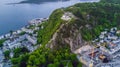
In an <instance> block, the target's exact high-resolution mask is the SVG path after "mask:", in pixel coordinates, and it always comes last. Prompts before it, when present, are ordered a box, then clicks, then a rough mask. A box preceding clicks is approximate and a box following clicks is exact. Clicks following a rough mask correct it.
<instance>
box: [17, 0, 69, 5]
mask: <svg viewBox="0 0 120 67" xmlns="http://www.w3.org/2000/svg"><path fill="white" fill-rule="evenodd" d="M57 1H69V0H24V1H21V2H19V3H18V4H24V3H31V4H41V3H45V2H57Z"/></svg>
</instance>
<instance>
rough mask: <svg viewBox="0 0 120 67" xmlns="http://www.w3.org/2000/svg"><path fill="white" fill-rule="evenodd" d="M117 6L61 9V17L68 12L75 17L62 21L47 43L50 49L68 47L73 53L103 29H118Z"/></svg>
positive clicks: (84, 6)
mask: <svg viewBox="0 0 120 67" xmlns="http://www.w3.org/2000/svg"><path fill="white" fill-rule="evenodd" d="M119 6H120V5H119V4H112V3H103V2H100V3H84V4H76V5H74V6H71V7H68V8H66V9H61V10H62V11H63V12H64V13H63V14H62V15H63V16H64V15H65V13H66V12H70V13H72V14H73V15H74V16H75V17H72V18H71V19H70V20H67V21H66V20H64V19H63V21H62V22H63V23H62V24H61V26H60V27H59V29H58V30H57V32H56V33H55V34H54V35H53V39H52V40H51V41H50V42H49V45H50V47H51V48H58V46H59V47H63V46H65V45H69V46H70V48H71V50H72V51H74V50H76V49H77V48H79V47H81V46H83V45H86V44H89V41H91V40H93V39H95V38H97V36H98V35H99V34H100V32H101V31H102V30H104V29H105V28H107V29H109V28H111V27H114V26H117V27H119V25H120V23H119V22H120V20H119V18H120V7H119ZM56 15H57V14H56ZM68 16H69V15H68ZM61 17H62V16H61ZM59 19H61V18H59ZM66 19H67V18H66Z"/></svg>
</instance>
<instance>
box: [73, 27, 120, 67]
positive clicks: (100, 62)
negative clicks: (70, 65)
mask: <svg viewBox="0 0 120 67" xmlns="http://www.w3.org/2000/svg"><path fill="white" fill-rule="evenodd" d="M119 34H120V33H119V30H117V28H116V27H113V28H111V29H110V31H109V30H105V31H103V32H101V34H100V36H99V37H98V38H96V39H95V40H93V41H92V42H93V43H94V44H95V45H93V44H91V45H86V46H83V47H81V48H79V49H78V50H76V51H75V52H74V53H75V54H77V58H78V59H79V60H80V62H82V63H83V64H84V65H86V66H87V67H120V61H119V60H120V36H119Z"/></svg>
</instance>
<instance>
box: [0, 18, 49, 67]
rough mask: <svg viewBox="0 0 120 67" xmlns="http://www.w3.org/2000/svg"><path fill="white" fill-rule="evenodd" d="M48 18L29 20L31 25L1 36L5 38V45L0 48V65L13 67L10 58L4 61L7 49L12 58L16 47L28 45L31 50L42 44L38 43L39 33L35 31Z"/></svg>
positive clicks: (0, 37) (1, 66)
mask: <svg viewBox="0 0 120 67" xmlns="http://www.w3.org/2000/svg"><path fill="white" fill-rule="evenodd" d="M47 20H48V18H37V19H33V20H31V21H29V25H27V26H25V27H23V28H21V29H19V30H17V31H11V32H10V33H8V34H5V35H2V36H0V40H1V39H5V41H4V42H3V46H2V47H1V48H0V67H11V62H10V60H8V61H5V62H4V60H5V57H4V52H5V51H10V58H12V57H13V56H14V51H13V50H14V49H16V48H21V47H26V48H27V49H28V50H29V51H30V52H33V51H34V50H36V49H37V48H38V47H39V46H40V45H36V44H37V33H34V32H35V31H37V30H40V29H41V28H40V27H39V26H38V25H40V24H42V23H43V22H44V21H47ZM31 26H32V27H31ZM31 34H32V35H31Z"/></svg>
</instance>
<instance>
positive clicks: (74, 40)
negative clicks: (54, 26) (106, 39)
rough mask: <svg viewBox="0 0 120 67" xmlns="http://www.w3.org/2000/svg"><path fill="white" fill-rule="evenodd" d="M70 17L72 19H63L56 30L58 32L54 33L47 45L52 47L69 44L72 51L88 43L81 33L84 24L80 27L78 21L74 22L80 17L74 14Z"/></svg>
mask: <svg viewBox="0 0 120 67" xmlns="http://www.w3.org/2000/svg"><path fill="white" fill-rule="evenodd" d="M63 15H64V14H63ZM70 18H71V19H70V20H67V21H63V23H62V24H61V26H60V27H59V29H58V30H57V31H56V33H54V35H53V37H52V39H51V40H50V41H49V43H48V45H47V46H49V47H50V48H52V49H58V48H62V47H65V46H69V47H70V49H71V51H74V50H76V49H77V48H79V47H81V46H83V45H86V43H87V42H86V41H85V40H83V38H82V36H81V33H80V30H81V28H82V26H80V27H78V26H77V24H76V23H72V22H73V21H75V20H77V19H78V18H77V17H75V16H72V17H70ZM73 19H74V20H73ZM72 20H73V21H72Z"/></svg>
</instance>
